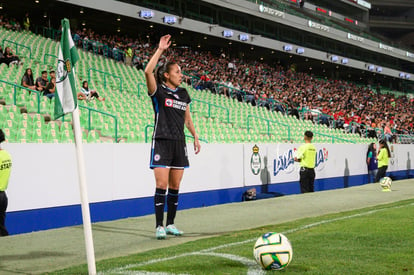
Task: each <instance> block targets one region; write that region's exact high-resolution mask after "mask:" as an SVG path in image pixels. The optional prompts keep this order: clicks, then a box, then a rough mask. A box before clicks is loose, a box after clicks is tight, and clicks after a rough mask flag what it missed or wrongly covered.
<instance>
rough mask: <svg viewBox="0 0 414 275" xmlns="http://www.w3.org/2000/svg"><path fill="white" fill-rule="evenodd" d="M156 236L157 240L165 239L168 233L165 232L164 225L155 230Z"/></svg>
mask: <svg viewBox="0 0 414 275" xmlns="http://www.w3.org/2000/svg"><path fill="white" fill-rule="evenodd" d="M155 237H156V238H157V240H165V238H166V237H167V234H166V233H165V229H164V227H163V226H158V227H157V229H156V230H155Z"/></svg>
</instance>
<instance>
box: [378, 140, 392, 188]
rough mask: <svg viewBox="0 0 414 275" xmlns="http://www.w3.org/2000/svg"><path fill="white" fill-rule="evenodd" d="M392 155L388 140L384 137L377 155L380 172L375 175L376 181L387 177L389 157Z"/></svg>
mask: <svg viewBox="0 0 414 275" xmlns="http://www.w3.org/2000/svg"><path fill="white" fill-rule="evenodd" d="M390 157H391V151H390V148H389V147H388V144H387V142H386V141H385V140H384V139H381V140H380V141H379V153H378V156H377V160H378V172H377V176H376V177H375V182H379V181H380V179H381V178H383V177H385V173H386V172H387V168H388V162H389V160H390V159H389V158H390Z"/></svg>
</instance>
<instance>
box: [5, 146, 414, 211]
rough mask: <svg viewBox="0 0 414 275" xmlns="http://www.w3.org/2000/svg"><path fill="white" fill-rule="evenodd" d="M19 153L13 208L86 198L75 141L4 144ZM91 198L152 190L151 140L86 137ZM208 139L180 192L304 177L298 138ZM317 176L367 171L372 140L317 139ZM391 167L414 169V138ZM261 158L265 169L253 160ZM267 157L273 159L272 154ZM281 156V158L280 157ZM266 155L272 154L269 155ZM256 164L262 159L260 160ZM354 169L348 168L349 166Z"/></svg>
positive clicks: (395, 149)
mask: <svg viewBox="0 0 414 275" xmlns="http://www.w3.org/2000/svg"><path fill="white" fill-rule="evenodd" d="M2 145H3V149H6V150H8V151H9V152H10V153H11V154H12V158H13V169H12V175H11V178H10V182H9V188H8V190H7V194H8V197H9V207H8V209H7V210H8V212H11V211H19V210H28V209H38V208H47V207H56V206H64V205H73V204H79V203H80V198H79V182H78V176H77V164H76V156H75V145H74V144H2ZM83 146H84V152H85V162H86V177H87V186H88V195H89V201H90V202H103V201H111V200H120V199H130V198H140V197H149V196H152V195H153V194H154V189H155V182H154V177H153V173H152V170H151V169H149V168H148V164H149V155H150V144H84V145H83ZM253 146H254V144H202V151H201V153H200V154H198V155H194V153H193V150H192V144H189V150H188V151H189V154H190V156H189V157H190V165H191V167H190V168H189V169H186V171H185V174H184V179H183V182H182V186H181V192H182V193H186V192H196V191H205V190H215V189H227V188H234V187H243V186H250V185H260V184H262V183H264V182H269V183H281V182H293V181H298V164H297V163H295V164H293V163H292V161H291V157H292V156H293V154H294V152H295V150H296V149H297V148H298V147H299V144H269V145H258V147H259V155H260V157H258V155H255V158H254V161H253V162H252V155H253V151H252V148H253ZM316 147H317V149H318V152H319V153H320V158H319V159H318V162H319V165H318V167H317V169H316V175H317V176H316V177H317V178H330V177H340V176H344V175H349V176H352V175H360V174H366V173H367V171H366V165H365V154H366V150H367V145H340V144H335V145H332V144H317V145H316ZM392 150H393V157H392V159H391V164H390V167H389V170H388V171H399V170H407V169H413V162H412V160H411V159H412V158H413V157H414V145H393V146H392ZM258 158H259V159H260V162H259V163H260V164H259V166H260V168H261V171H259V172H257V170H255V171H254V172H255V173H257V175H255V173H253V169H252V164H253V165H254V164H256V165H257V159H258ZM266 160H267V161H266ZM275 160H276V165H275ZM265 161H266V162H265ZM256 168H257V167H256ZM347 173H348V174H347Z"/></svg>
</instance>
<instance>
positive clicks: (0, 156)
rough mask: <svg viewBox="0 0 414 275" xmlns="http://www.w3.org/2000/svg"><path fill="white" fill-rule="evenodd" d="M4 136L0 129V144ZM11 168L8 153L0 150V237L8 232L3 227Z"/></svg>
mask: <svg viewBox="0 0 414 275" xmlns="http://www.w3.org/2000/svg"><path fill="white" fill-rule="evenodd" d="M5 140H6V138H5V135H4V132H3V130H2V129H0V144H1V143H2V142H3V141H5ZM11 168H12V159H11V156H10V153H9V152H7V151H6V150H4V149H2V148H0V236H8V235H9V232H8V231H7V229H6V226H5V220H6V210H7V205H8V198H7V195H6V189H7V186H8V185H9V178H10V172H11Z"/></svg>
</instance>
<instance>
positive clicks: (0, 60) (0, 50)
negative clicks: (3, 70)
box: [0, 46, 5, 64]
mask: <svg viewBox="0 0 414 275" xmlns="http://www.w3.org/2000/svg"><path fill="white" fill-rule="evenodd" d="M1 63H5V60H4V54H3V48H2V47H1V46H0V64H1Z"/></svg>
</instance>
